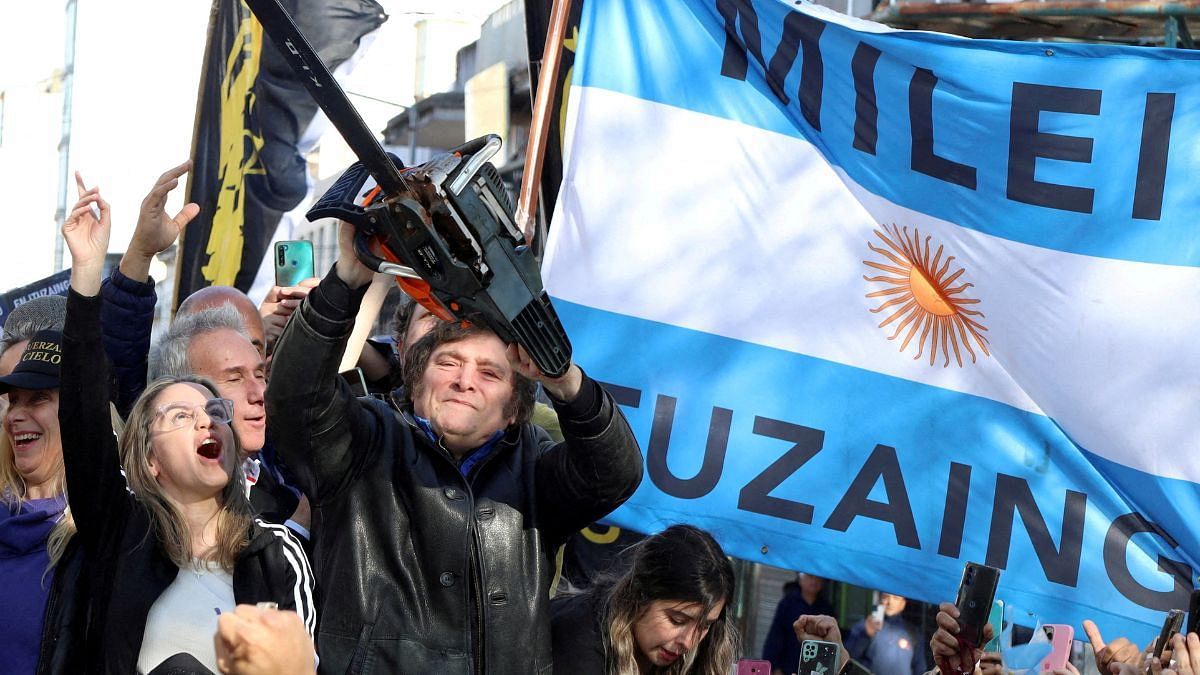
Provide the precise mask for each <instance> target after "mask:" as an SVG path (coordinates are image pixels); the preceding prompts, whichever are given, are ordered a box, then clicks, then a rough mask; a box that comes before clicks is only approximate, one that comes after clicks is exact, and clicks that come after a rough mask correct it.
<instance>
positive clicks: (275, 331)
mask: <svg viewBox="0 0 1200 675" xmlns="http://www.w3.org/2000/svg"><path fill="white" fill-rule="evenodd" d="M320 283H321V279H320V277H312V278H310V279H305V280H303V281H301V282H300V284H299V285H297V286H272V287H271V290H269V291H267V297H266V299H264V300H263V303H262V304H261V305H259V306H258V313H259V315H260V316H262V320H263V333H264V337H263V341H264V342H265V343H266V344H265V345H264V347H265V349H266V352H267V353H268V354H270V353H271V352H272V351H273V350H274V349H275V341H276V340H278V339H279V335H280V334H281V333H283V327H284V326H286V325H287V322H288V319H290V318H291V316H292V313H294V312H295V311H296V308H297V307H299V306H300V303H301V302H303V301H304V298H306V297H308V294H309V293H310V292H311V291H312V289H314V288H316V287H317V285H318V284H320Z"/></svg>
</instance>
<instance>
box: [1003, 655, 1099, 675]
mask: <svg viewBox="0 0 1200 675" xmlns="http://www.w3.org/2000/svg"><path fill="white" fill-rule="evenodd" d="M979 675H1004V660H1003V659H1002V658H1001V657H1000V652H984V653H983V655H982V656H980V657H979ZM1075 675H1079V673H1075Z"/></svg>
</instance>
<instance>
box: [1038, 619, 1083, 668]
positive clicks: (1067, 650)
mask: <svg viewBox="0 0 1200 675" xmlns="http://www.w3.org/2000/svg"><path fill="white" fill-rule="evenodd" d="M1042 630H1043V631H1045V633H1046V639H1047V640H1049V641H1050V656H1047V657H1046V658H1045V659H1044V660H1043V661H1042V665H1041V668H1040V670H1042V671H1043V672H1047V671H1053V670H1059V669H1060V668H1066V667H1067V661H1069V660H1071V643H1072V642H1073V641H1074V640H1075V627H1074V626H1069V625H1067V624H1064V623H1048V624H1044V625H1043V626H1042Z"/></svg>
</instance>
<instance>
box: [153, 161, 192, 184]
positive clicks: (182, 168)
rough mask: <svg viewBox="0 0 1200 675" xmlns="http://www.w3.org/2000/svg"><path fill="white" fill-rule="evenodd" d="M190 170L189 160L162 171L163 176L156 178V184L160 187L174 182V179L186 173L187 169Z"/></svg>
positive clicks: (190, 162) (190, 163)
mask: <svg viewBox="0 0 1200 675" xmlns="http://www.w3.org/2000/svg"><path fill="white" fill-rule="evenodd" d="M190 168H192V160H190V159H189V160H187V161H186V162H184V163H183V164H180V165H179V166H176V167H172V168H170V169H167V170H166V171H164V172H163V175H161V176H159V177H158V183H159V184H160V185H161V184H163V183H169V182H171V181H173V180H175V179H176V178H179V177H180V176H182V175H183V174H185V173H187V172H188V169H190Z"/></svg>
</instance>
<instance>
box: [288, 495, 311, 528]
mask: <svg viewBox="0 0 1200 675" xmlns="http://www.w3.org/2000/svg"><path fill="white" fill-rule="evenodd" d="M288 520H290V521H292V522H293V523H296V524H297V525H299V526H300V527H303V528H304V529H306V530H308V531H310V532H311V531H312V506H311V505H310V504H309V503H308V495H304V494H302V495H300V501H299V502H296V510H295V511H294V512H293V513H292V517H291V518H288Z"/></svg>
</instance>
